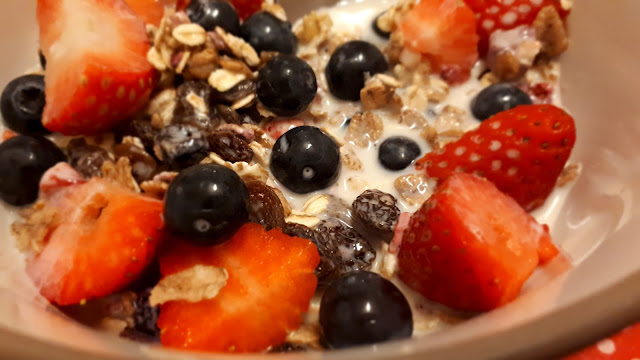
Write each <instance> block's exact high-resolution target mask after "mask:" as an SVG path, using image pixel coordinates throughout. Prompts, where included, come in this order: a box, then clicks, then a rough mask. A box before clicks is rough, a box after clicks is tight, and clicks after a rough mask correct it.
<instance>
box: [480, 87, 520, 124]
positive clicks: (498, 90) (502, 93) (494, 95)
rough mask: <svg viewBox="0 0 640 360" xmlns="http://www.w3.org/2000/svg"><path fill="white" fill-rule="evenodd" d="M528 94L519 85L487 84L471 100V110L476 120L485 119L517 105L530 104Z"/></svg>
mask: <svg viewBox="0 0 640 360" xmlns="http://www.w3.org/2000/svg"><path fill="white" fill-rule="evenodd" d="M531 104H532V101H531V98H530V97H529V95H527V93H525V92H524V91H522V90H521V89H520V88H519V87H517V86H515V85H512V84H507V83H498V84H493V85H491V86H488V87H487V88H485V89H484V90H482V91H480V93H479V94H478V95H477V96H476V98H475V99H473V101H472V102H471V112H472V113H473V116H475V117H476V118H477V119H478V120H486V119H488V118H490V117H492V116H493V115H495V114H497V113H499V112H501V111H505V110H509V109H513V108H514V107H516V106H518V105H531Z"/></svg>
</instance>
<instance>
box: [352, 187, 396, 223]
mask: <svg viewBox="0 0 640 360" xmlns="http://www.w3.org/2000/svg"><path fill="white" fill-rule="evenodd" d="M352 207H353V217H354V219H355V220H356V221H359V222H361V224H362V225H364V226H365V227H368V228H369V229H370V230H378V231H382V232H385V233H389V234H391V233H392V232H393V228H394V226H395V225H396V222H397V221H398V217H399V216H400V209H398V207H397V206H396V198H395V197H393V195H391V194H387V193H385V192H382V191H380V190H366V191H365V192H363V193H362V194H360V195H359V196H358V197H357V198H356V199H355V200H354V201H353V205H352Z"/></svg>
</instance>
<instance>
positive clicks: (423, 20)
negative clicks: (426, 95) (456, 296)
mask: <svg viewBox="0 0 640 360" xmlns="http://www.w3.org/2000/svg"><path fill="white" fill-rule="evenodd" d="M400 31H401V32H402V33H403V35H404V38H405V46H407V47H409V48H410V49H412V50H413V51H416V52H418V53H421V54H423V55H424V56H426V57H427V58H429V59H430V60H431V62H432V63H433V65H434V66H435V67H436V68H437V69H438V70H440V71H441V72H442V74H443V75H444V78H445V79H447V80H448V81H449V82H451V83H460V82H463V81H465V80H466V79H468V77H469V75H470V70H471V68H473V66H474V64H475V63H476V60H478V51H477V46H478V36H477V35H476V22H475V17H474V14H473V12H472V11H471V9H470V8H469V7H468V6H466V5H465V4H464V3H459V2H458V0H430V1H421V2H420V3H419V4H417V5H416V6H414V7H413V9H411V10H410V11H409V12H408V13H407V15H406V17H405V18H404V19H403V20H402V22H401V23H400Z"/></svg>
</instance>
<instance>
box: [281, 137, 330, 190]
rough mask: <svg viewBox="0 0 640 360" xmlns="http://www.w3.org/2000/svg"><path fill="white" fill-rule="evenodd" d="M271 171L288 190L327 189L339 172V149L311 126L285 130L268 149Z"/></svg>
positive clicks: (328, 138)
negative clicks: (270, 148) (269, 151)
mask: <svg viewBox="0 0 640 360" xmlns="http://www.w3.org/2000/svg"><path fill="white" fill-rule="evenodd" d="M271 172H272V173H273V175H274V176H275V177H276V179H278V181H280V182H281V183H282V185H284V186H285V187H287V189H289V190H291V191H293V192H296V193H299V194H305V193H309V192H312V191H316V190H321V189H324V188H327V187H328V186H329V185H331V184H333V183H334V182H335V181H336V180H337V178H338V175H339V173H340V149H339V148H338V145H337V144H336V143H335V141H333V139H332V138H331V137H329V136H327V134H325V133H324V132H322V130H320V129H318V128H316V127H313V126H299V127H296V128H293V129H291V130H289V131H287V132H286V133H284V134H283V135H282V136H281V137H280V138H279V139H278V141H276V143H275V145H274V146H273V151H272V152H271Z"/></svg>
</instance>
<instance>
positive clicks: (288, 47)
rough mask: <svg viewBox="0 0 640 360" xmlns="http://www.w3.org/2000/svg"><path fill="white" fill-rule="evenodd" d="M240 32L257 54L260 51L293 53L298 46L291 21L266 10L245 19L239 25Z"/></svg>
mask: <svg viewBox="0 0 640 360" xmlns="http://www.w3.org/2000/svg"><path fill="white" fill-rule="evenodd" d="M240 34H241V35H242V38H244V39H245V40H246V41H247V42H248V43H249V44H251V46H253V48H254V49H255V50H256V51H257V52H258V54H260V52H262V51H277V52H279V53H282V54H293V53H295V51H296V48H297V46H298V38H296V36H295V35H294V34H293V31H291V23H288V22H285V21H282V20H280V19H278V18H277V17H275V16H273V15H272V14H270V13H268V12H266V11H260V12H257V13H255V14H253V15H251V16H250V17H249V18H248V19H247V20H245V21H244V22H243V23H242V26H241V27H240Z"/></svg>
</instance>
